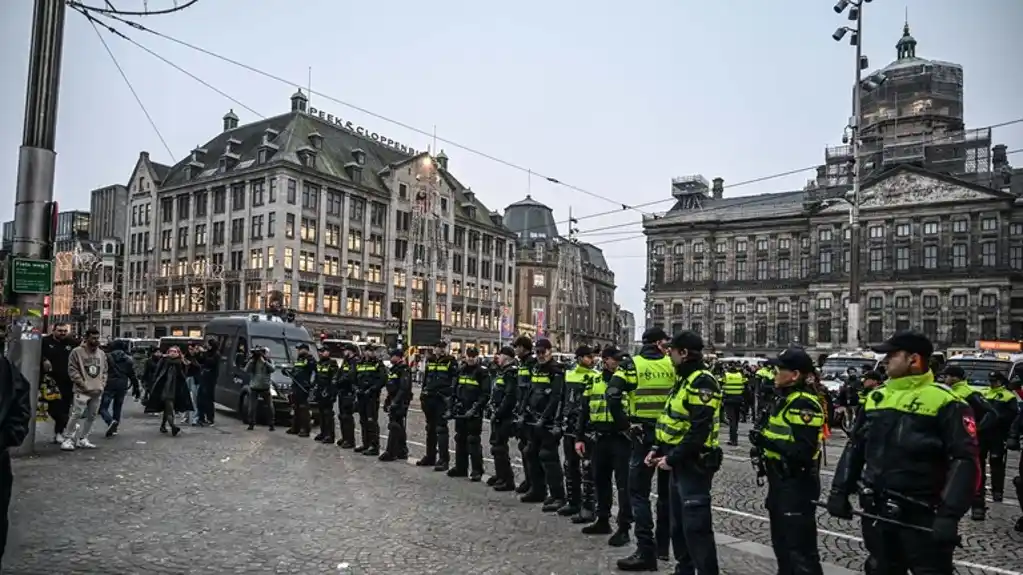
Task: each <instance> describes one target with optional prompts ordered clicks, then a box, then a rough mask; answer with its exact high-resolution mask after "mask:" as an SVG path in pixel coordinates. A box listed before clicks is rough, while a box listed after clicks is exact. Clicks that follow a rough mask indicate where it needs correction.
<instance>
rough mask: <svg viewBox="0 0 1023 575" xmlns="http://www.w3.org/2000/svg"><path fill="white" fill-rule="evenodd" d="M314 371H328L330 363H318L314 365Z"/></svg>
mask: <svg viewBox="0 0 1023 575" xmlns="http://www.w3.org/2000/svg"><path fill="white" fill-rule="evenodd" d="M316 371H318V372H320V373H327V372H328V371H330V365H325V364H320V365H317V366H316Z"/></svg>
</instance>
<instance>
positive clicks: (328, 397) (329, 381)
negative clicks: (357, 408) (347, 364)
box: [310, 350, 344, 443]
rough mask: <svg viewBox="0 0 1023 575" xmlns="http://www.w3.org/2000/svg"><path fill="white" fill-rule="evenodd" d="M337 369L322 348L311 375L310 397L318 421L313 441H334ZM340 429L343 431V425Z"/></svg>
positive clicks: (328, 353)
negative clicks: (318, 427)
mask: <svg viewBox="0 0 1023 575" xmlns="http://www.w3.org/2000/svg"><path fill="white" fill-rule="evenodd" d="M339 371H340V370H339V369H338V366H337V363H336V362H335V361H334V360H333V359H331V357H330V352H328V351H327V350H322V351H321V354H320V360H319V361H317V362H316V374H315V375H314V376H313V388H312V391H311V393H310V398H311V399H312V401H313V402H315V403H316V419H317V420H318V421H319V423H320V432H319V433H318V434H316V437H314V438H313V439H314V440H315V441H322V442H323V443H334V400H335V399H337V381H338V372H339ZM341 429H342V431H343V430H344V427H342V428H341Z"/></svg>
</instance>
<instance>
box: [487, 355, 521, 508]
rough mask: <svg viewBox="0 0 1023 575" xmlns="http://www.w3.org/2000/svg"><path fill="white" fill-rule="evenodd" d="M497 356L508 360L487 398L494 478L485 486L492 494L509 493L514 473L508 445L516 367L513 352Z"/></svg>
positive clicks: (511, 433) (512, 424) (512, 432)
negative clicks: (490, 415)
mask: <svg viewBox="0 0 1023 575" xmlns="http://www.w3.org/2000/svg"><path fill="white" fill-rule="evenodd" d="M501 355H504V356H505V357H507V358H508V363H506V364H505V365H504V366H501V367H500V371H499V372H498V374H497V377H496V378H495V379H494V387H493V391H492V393H491V395H490V409H491V410H492V411H493V416H492V417H491V418H490V455H491V457H493V458H494V475H492V476H490V477H489V478H488V479H487V484H489V485H491V486H492V487H493V488H494V490H495V491H511V490H513V489H515V472H514V470H513V469H512V463H511V453H510V448H509V446H508V443H509V442H510V441H511V438H512V437H513V436H514V435H515V406H516V405H517V403H518V402H517V400H518V396H519V393H518V392H519V390H518V384H519V365H518V362H516V361H515V350H513V349H511V348H509V347H506V348H503V349H502V350H501Z"/></svg>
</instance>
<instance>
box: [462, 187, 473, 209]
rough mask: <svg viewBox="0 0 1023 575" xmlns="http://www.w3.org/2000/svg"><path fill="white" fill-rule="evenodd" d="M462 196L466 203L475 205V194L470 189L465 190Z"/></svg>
mask: <svg viewBox="0 0 1023 575" xmlns="http://www.w3.org/2000/svg"><path fill="white" fill-rule="evenodd" d="M462 194H463V195H464V196H465V201H466V202H468V203H470V204H473V205H475V203H476V192H474V191H472V188H465V191H464V192H462Z"/></svg>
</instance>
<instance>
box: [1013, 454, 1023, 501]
mask: <svg viewBox="0 0 1023 575" xmlns="http://www.w3.org/2000/svg"><path fill="white" fill-rule="evenodd" d="M1012 486H1013V487H1014V488H1015V491H1016V501H1017V502H1019V510H1020V512H1023V455H1021V456H1020V458H1019V469H1017V470H1016V477H1013V478H1012Z"/></svg>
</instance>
